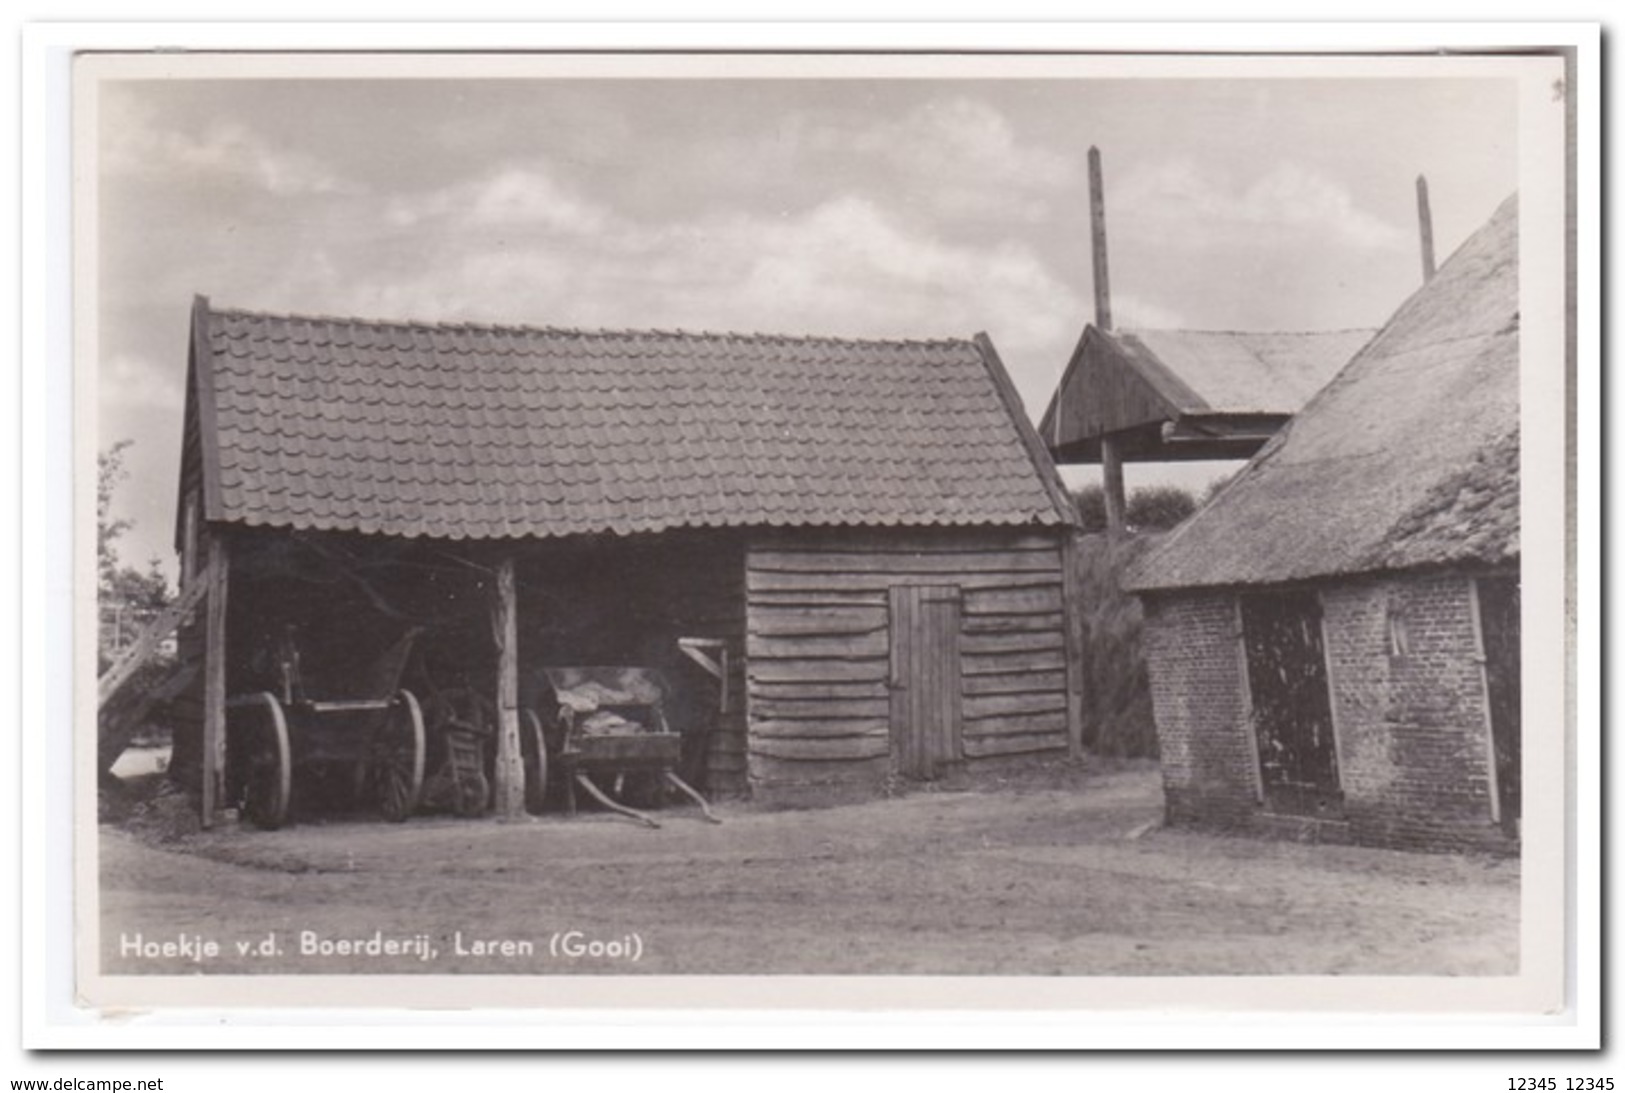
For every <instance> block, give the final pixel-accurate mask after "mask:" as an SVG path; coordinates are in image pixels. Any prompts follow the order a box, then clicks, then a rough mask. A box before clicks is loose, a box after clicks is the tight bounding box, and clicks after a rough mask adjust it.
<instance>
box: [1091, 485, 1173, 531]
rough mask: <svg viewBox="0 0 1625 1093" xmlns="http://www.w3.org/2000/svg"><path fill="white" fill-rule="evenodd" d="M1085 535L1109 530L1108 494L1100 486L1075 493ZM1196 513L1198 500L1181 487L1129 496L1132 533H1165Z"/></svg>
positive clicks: (1127, 515) (1139, 491) (1148, 489)
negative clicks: (1107, 521)
mask: <svg viewBox="0 0 1625 1093" xmlns="http://www.w3.org/2000/svg"><path fill="white" fill-rule="evenodd" d="M1072 500H1073V502H1074V503H1075V504H1076V505H1077V506H1078V515H1079V516H1080V517H1081V518H1082V520H1083V530H1084V531H1105V530H1106V494H1105V492H1104V491H1103V490H1102V489H1101V488H1100V486H1099V484H1098V483H1090V484H1089V485H1087V486H1080V487H1078V488H1077V489H1075V490H1073V491H1072ZM1195 511H1196V498H1194V497H1192V496H1191V494H1190V491H1189V490H1182V489H1180V488H1179V487H1178V486H1146V487H1142V488H1141V489H1137V490H1134V491H1133V492H1132V493H1130V494H1129V496H1128V511H1127V512H1126V513H1125V514H1124V516H1125V519H1126V520H1127V522H1128V526H1129V528H1130V530H1133V531H1153V530H1154V531H1166V530H1167V529H1168V528H1171V527H1173V526H1174V525H1175V524H1178V523H1179V522H1180V521H1181V520H1184V519H1185V518H1186V517H1187V516H1189V515H1190V514H1191V513H1193V512H1195Z"/></svg>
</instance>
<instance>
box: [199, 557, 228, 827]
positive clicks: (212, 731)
mask: <svg viewBox="0 0 1625 1093" xmlns="http://www.w3.org/2000/svg"><path fill="white" fill-rule="evenodd" d="M208 543H209V548H208V549H209V563H208V565H209V568H208V572H207V573H205V574H204V580H205V581H206V582H207V585H208V591H207V593H206V595H207V607H206V608H205V611H204V633H203V802H202V808H203V816H202V821H203V826H204V827H213V826H214V824H215V822H216V819H217V816H216V814H217V812H218V810H219V809H221V808H223V807H224V806H225V799H226V794H225V773H226V595H227V589H228V587H229V585H230V568H229V566H230V563H229V557H230V555H229V552H228V551H227V549H226V540H225V537H224V536H223V535H221V534H220V533H219V532H211V533H210V534H209V536H208Z"/></svg>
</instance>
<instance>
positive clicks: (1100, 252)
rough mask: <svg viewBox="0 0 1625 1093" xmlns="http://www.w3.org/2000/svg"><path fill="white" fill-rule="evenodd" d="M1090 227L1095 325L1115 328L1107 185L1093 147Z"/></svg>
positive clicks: (1090, 183) (1090, 175) (1090, 170)
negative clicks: (1108, 253)
mask: <svg viewBox="0 0 1625 1093" xmlns="http://www.w3.org/2000/svg"><path fill="white" fill-rule="evenodd" d="M1089 228H1090V239H1091V241H1092V250H1093V252H1094V263H1095V266H1094V268H1095V325H1096V326H1098V327H1099V328H1100V329H1102V330H1110V329H1111V328H1112V286H1111V277H1110V276H1109V275H1108V274H1107V271H1106V185H1105V183H1104V182H1102V181H1101V175H1100V149H1099V148H1095V147H1091V148H1090V149H1089Z"/></svg>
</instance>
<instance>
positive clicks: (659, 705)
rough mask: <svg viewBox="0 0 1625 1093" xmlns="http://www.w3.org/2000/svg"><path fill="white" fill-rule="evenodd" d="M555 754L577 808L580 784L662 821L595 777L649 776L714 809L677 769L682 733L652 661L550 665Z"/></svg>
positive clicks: (704, 810)
mask: <svg viewBox="0 0 1625 1093" xmlns="http://www.w3.org/2000/svg"><path fill="white" fill-rule="evenodd" d="M542 674H543V675H544V676H545V678H546V680H547V684H548V692H549V694H548V699H547V701H548V705H547V706H546V707H544V709H548V710H549V711H550V713H551V716H552V723H553V730H554V731H553V736H554V737H555V739H556V740H557V742H558V743H557V755H556V760H557V763H558V766H559V769H560V773H561V775H562V780H563V783H564V793H565V808H566V809H567V810H568V811H569V812H570V813H571V814H574V812H575V810H576V788H577V787H578V786H579V787H580V788H581V789H583V790H585V791H586V792H587V794H588V796H590V797H592V798H593V799H594V800H596V801H597V802H599V803H600V804H602V805H603V806H604V807H605V808H608V809H611V810H612V811H615V812H618V813H620V814H621V815H623V816H630V817H631V818H632V819H635V820H638V821H640V822H642V823H645V824H647V825H648V826H650V827H659V826H660V824H659V823H658V822H657V821H656V820H655V819H654V818H653V817H652V816H650V815H649V814H648V813H646V812H643V811H640V810H639V809H636V808H632V807H631V806H629V805H627V804H625V803H623V802H621V801H617V800H615V799H614V798H613V797H611V796H610V795H609V794H608V793H606V792H605V791H604V790H603V788H602V787H601V786H600V785H599V784H598V783H597V782H596V781H595V778H605V779H612V780H614V781H616V782H624V781H625V780H627V779H630V778H637V777H639V776H644V777H646V778H647V779H649V780H652V781H653V782H654V783H655V785H656V786H657V787H662V788H663V787H665V786H671V787H672V788H675V789H676V790H678V791H679V792H681V793H682V794H684V795H685V796H687V797H688V798H690V799H691V800H693V801H694V802H695V803H696V804H698V805H699V806H700V812H701V814H702V815H703V816H704V817H705V818H706V819H707V820H709V821H710V822H712V823H721V822H722V821H721V820H720V819H718V818H717V817H716V816H714V815H712V813H711V808H710V805H709V804H707V803H706V800H705V798H704V797H703V796H701V795H700V793H699V792H698V791H697V790H695V789H694V787H692V786H690V785H689V784H688V783H687V782H685V781H683V779H682V778H681V777H679V776H678V774H677V765H678V763H679V761H680V760H681V758H682V737H681V735H680V734H678V733H676V732H673V731H672V729H671V726H670V725H669V724H667V721H666V715H665V709H664V703H665V695H666V686H665V681H664V680H663V679H662V678H661V676H660V673H659V672H657V671H655V670H653V669H650V668H628V667H561V668H544V669H543V670H542Z"/></svg>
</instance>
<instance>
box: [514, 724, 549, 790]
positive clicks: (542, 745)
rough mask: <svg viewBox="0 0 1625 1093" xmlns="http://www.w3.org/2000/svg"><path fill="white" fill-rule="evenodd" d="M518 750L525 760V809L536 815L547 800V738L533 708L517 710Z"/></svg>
mask: <svg viewBox="0 0 1625 1093" xmlns="http://www.w3.org/2000/svg"><path fill="white" fill-rule="evenodd" d="M519 750H520V753H521V755H522V756H523V757H524V760H525V811H526V812H529V813H531V814H532V815H538V814H540V812H541V811H542V805H543V803H544V802H546V800H547V740H546V739H544V738H543V736H542V719H541V718H539V717H537V716H536V711H535V710H530V709H525V710H520V711H519Z"/></svg>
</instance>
